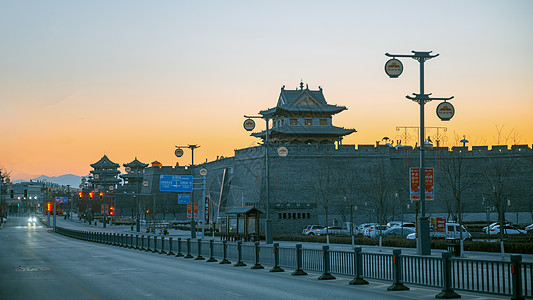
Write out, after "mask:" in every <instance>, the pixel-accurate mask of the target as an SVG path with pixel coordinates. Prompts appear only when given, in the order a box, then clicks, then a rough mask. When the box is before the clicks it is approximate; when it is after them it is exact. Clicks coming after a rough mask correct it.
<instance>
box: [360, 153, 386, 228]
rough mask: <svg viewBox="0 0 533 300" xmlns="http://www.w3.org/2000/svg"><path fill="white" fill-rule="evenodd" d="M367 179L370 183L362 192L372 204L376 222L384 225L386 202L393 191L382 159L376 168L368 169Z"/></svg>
mask: <svg viewBox="0 0 533 300" xmlns="http://www.w3.org/2000/svg"><path fill="white" fill-rule="evenodd" d="M369 178H370V183H369V184H368V186H366V188H364V189H363V192H364V193H365V195H366V196H367V197H368V198H369V199H370V200H371V201H372V203H373V204H374V207H375V209H376V217H377V222H378V223H379V224H385V223H387V222H386V218H385V215H386V208H387V202H388V200H389V198H390V193H391V191H392V189H393V182H392V179H391V176H390V174H388V172H387V170H386V168H385V162H384V161H383V159H382V160H381V161H380V163H379V164H378V165H377V166H374V167H373V168H370V171H369Z"/></svg>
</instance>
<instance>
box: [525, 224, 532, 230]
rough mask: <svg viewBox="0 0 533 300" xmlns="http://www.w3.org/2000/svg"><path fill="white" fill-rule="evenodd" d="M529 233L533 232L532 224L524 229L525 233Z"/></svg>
mask: <svg viewBox="0 0 533 300" xmlns="http://www.w3.org/2000/svg"><path fill="white" fill-rule="evenodd" d="M531 231H533V224H531V225H529V226H527V227H526V232H531Z"/></svg>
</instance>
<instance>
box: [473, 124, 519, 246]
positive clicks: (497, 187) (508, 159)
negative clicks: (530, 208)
mask: <svg viewBox="0 0 533 300" xmlns="http://www.w3.org/2000/svg"><path fill="white" fill-rule="evenodd" d="M499 134H500V132H499ZM498 140H500V139H498ZM484 161H485V163H484V164H481V166H480V168H481V172H482V174H483V178H484V179H485V181H486V182H487V183H488V184H489V187H490V188H491V192H492V194H493V196H494V198H493V199H492V200H493V203H494V207H496V210H497V211H498V220H499V222H500V239H501V240H503V235H504V230H503V225H504V223H505V208H506V205H505V204H504V203H503V201H504V200H503V197H504V193H505V191H506V184H507V182H506V181H507V180H508V175H509V174H510V172H511V170H512V168H513V165H514V161H513V159H512V155H511V153H510V152H509V151H507V149H506V147H505V148H504V149H501V148H497V149H495V148H494V147H493V149H492V151H490V153H489V154H488V157H487V158H486V159H485V160H484Z"/></svg>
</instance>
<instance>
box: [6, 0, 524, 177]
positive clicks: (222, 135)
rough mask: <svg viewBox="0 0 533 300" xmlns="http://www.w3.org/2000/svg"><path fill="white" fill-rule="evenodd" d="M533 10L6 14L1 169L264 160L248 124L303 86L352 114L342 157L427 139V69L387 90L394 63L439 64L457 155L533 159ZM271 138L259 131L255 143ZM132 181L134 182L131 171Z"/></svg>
mask: <svg viewBox="0 0 533 300" xmlns="http://www.w3.org/2000/svg"><path fill="white" fill-rule="evenodd" d="M532 14H533V1H487V0H483V1H463V0H461V1H286V0H284V1H244V0H243V1H177V0H174V1H136V0H123V1H113V0H105V1H98V0H92V1H70V0H65V1H57V0H49V1H41V0H35V1H31V0H24V1H18V0H17V1H16V0H12V1H6V0H0V37H1V39H2V42H1V46H0V126H1V129H2V130H1V133H0V136H1V138H0V140H1V142H0V167H2V168H5V169H7V170H8V171H11V172H12V177H13V178H14V179H21V178H24V179H29V178H30V177H34V176H38V175H41V174H46V175H49V176H57V175H62V174H67V173H72V174H77V175H86V174H88V172H89V171H90V170H91V167H90V166H89V165H90V164H91V163H94V162H96V161H98V160H99V159H100V158H101V157H102V156H103V155H104V154H107V156H108V157H109V158H110V159H111V160H113V161H114V162H116V163H119V164H121V165H122V164H123V163H127V162H130V161H132V160H133V159H134V158H135V157H137V158H138V159H139V160H141V161H142V162H145V163H150V162H152V161H154V160H158V161H160V162H162V163H163V164H164V165H175V164H176V161H179V162H180V164H181V165H185V164H189V163H190V151H188V150H186V151H185V155H184V156H183V157H182V158H180V159H177V158H176V157H175V156H174V149H175V147H174V146H175V145H187V144H198V145H200V146H201V147H200V148H198V149H197V150H196V151H195V162H197V163H198V162H203V161H205V160H206V159H207V160H209V161H211V160H214V159H216V157H217V156H218V155H224V156H232V155H233V150H234V149H239V148H245V147H249V146H253V145H256V144H257V140H256V139H255V138H253V137H250V136H249V133H248V132H246V131H244V129H243V128H242V122H243V121H244V119H243V115H244V114H257V112H258V111H260V110H262V109H266V108H270V107H273V106H275V105H276V101H277V98H278V96H279V92H280V88H281V86H283V85H286V88H287V89H294V88H296V87H297V86H298V84H299V82H300V80H301V79H302V80H303V81H304V83H307V84H309V88H310V89H314V90H316V89H318V86H322V87H323V89H324V94H325V96H326V100H327V101H328V102H329V103H330V104H338V105H344V106H346V107H348V110H347V111H344V112H342V113H340V114H338V115H336V116H335V117H334V120H333V122H334V125H337V126H343V127H346V128H355V129H357V131H358V132H357V133H355V134H352V135H350V136H349V137H347V138H345V140H344V144H374V143H375V141H378V140H381V139H382V138H383V137H384V136H388V137H391V138H393V139H395V138H397V136H398V134H399V132H397V131H396V126H418V120H419V119H418V117H419V113H418V105H417V104H416V103H414V102H411V101H409V100H407V99H405V96H406V95H410V94H411V93H414V92H418V89H419V73H418V63H417V62H416V61H415V60H412V59H404V60H403V64H404V73H403V74H402V76H401V77H400V78H398V79H389V78H388V76H387V75H386V74H385V72H384V70H383V66H384V64H385V62H386V61H387V59H388V58H387V57H386V56H385V55H384V54H385V53H386V52H390V53H396V54H398V53H399V54H409V53H410V51H411V50H419V51H429V50H433V51H434V53H439V54H440V56H439V57H437V58H435V59H432V60H430V61H428V62H427V63H426V92H430V93H433V96H434V97H449V96H452V95H453V96H455V99H454V100H452V103H453V104H454V106H455V109H456V114H455V117H454V118H453V119H452V120H451V121H450V122H441V121H440V120H439V119H438V118H437V116H436V115H435V107H436V105H437V104H438V102H436V101H434V102H431V103H429V104H428V105H427V106H426V126H446V127H447V128H448V131H447V137H448V141H447V145H448V146H453V145H455V141H456V138H455V136H460V137H461V138H462V136H463V135H466V137H467V139H469V140H470V142H471V143H470V144H471V145H487V144H489V145H491V144H494V143H496V139H495V137H496V136H497V128H503V131H502V132H503V133H502V136H505V137H509V136H510V137H511V139H510V140H509V141H508V142H509V143H513V142H516V143H520V144H526V143H527V144H529V145H530V146H531V144H532V143H533V125H532V124H533V121H532V120H531V118H532V113H533V56H532V55H531V53H533V30H532V29H533V18H532V17H531V15H532ZM262 128H264V122H259V123H258V129H262ZM121 169H122V168H121Z"/></svg>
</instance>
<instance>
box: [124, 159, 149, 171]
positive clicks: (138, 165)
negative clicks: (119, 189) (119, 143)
mask: <svg viewBox="0 0 533 300" xmlns="http://www.w3.org/2000/svg"><path fill="white" fill-rule="evenodd" d="M123 166H124V167H130V168H132V169H139V168H146V167H148V164H143V163H142V162H140V161H139V160H137V157H135V159H134V160H133V161H132V162H129V163H127V164H123Z"/></svg>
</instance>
